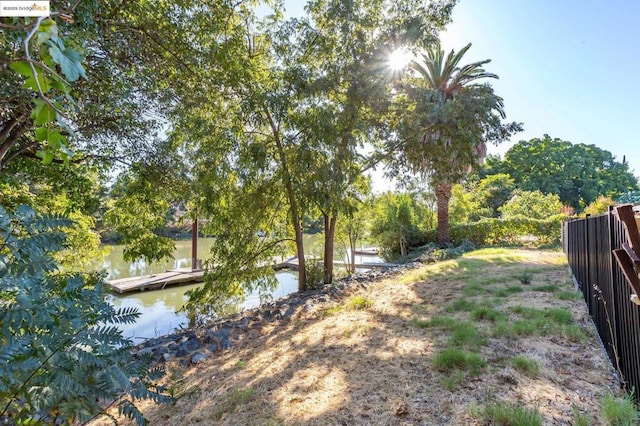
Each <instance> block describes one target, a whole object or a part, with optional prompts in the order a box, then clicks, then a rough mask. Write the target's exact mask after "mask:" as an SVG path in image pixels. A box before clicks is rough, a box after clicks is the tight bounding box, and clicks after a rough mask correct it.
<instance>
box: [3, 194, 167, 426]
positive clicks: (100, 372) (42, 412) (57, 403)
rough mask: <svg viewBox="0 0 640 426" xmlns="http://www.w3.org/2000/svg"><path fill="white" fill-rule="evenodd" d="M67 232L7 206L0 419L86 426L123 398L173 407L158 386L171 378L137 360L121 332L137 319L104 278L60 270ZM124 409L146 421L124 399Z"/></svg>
mask: <svg viewBox="0 0 640 426" xmlns="http://www.w3.org/2000/svg"><path fill="white" fill-rule="evenodd" d="M70 225H71V221H69V220H67V219H64V218H61V217H53V216H48V217H39V216H37V215H36V213H35V212H34V211H33V210H32V209H31V208H29V207H25V206H21V207H18V208H17V209H16V213H15V214H9V213H8V212H7V211H6V210H5V209H4V208H2V207H0V402H1V404H2V405H1V406H0V410H1V411H0V419H3V420H6V421H9V423H29V424H30V423H31V422H32V421H33V420H34V419H40V421H42V422H44V423H56V424H58V423H63V422H67V423H74V422H84V421H87V420H88V419H90V418H91V417H93V416H94V415H97V414H99V413H101V412H102V408H101V407H100V405H99V402H98V399H99V398H100V399H103V400H106V401H110V400H114V399H116V398H117V397H120V396H121V395H122V394H123V393H125V392H126V393H128V394H129V395H130V396H131V398H132V399H141V398H151V399H153V400H155V401H157V402H164V403H166V402H170V401H172V399H171V398H169V397H168V396H166V395H165V394H164V393H163V392H161V391H160V390H159V389H158V386H156V385H155V383H154V381H155V380H157V379H159V378H160V377H161V376H162V375H163V373H164V371H163V370H162V369H154V370H149V366H150V363H151V358H150V357H141V358H139V359H137V360H132V359H131V357H130V350H131V347H132V343H131V341H130V340H127V339H125V338H123V336H122V332H121V331H120V330H119V329H118V328H117V327H116V326H115V324H118V323H131V322H134V321H135V320H136V318H137V317H138V313H137V311H136V310H135V309H132V308H121V309H118V310H116V309H114V307H113V306H112V305H110V304H108V303H107V302H106V301H105V294H104V289H103V282H102V279H101V277H100V276H99V275H95V274H94V275H81V274H78V273H68V272H67V273H65V272H63V271H61V270H60V269H59V264H58V262H57V261H56V260H55V255H56V254H57V253H58V252H59V251H60V250H62V249H63V248H64V244H65V237H66V236H65V234H64V232H63V231H62V230H63V229H65V227H68V226H70ZM133 377H135V379H132V378H133ZM119 411H120V413H121V414H124V415H125V416H127V417H129V418H135V420H136V421H137V422H138V423H139V424H144V422H145V419H144V418H143V417H142V414H141V413H140V412H139V411H138V410H137V409H136V407H135V406H134V405H133V403H132V402H131V401H130V400H128V399H126V398H124V399H122V401H121V402H120V404H119Z"/></svg>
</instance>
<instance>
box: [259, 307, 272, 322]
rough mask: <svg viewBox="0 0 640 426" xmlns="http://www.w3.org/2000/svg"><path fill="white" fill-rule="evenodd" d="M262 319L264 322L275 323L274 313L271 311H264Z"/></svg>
mask: <svg viewBox="0 0 640 426" xmlns="http://www.w3.org/2000/svg"><path fill="white" fill-rule="evenodd" d="M261 317H262V320H263V321H269V322H270V321H273V313H272V312H271V310H270V309H265V310H264V311H262V316H261Z"/></svg>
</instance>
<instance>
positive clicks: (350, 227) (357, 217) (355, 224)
mask: <svg viewBox="0 0 640 426" xmlns="http://www.w3.org/2000/svg"><path fill="white" fill-rule="evenodd" d="M372 207H373V206H372V203H371V201H368V202H367V201H365V202H363V203H360V205H358V206H357V209H355V210H352V211H351V212H349V213H347V214H344V215H342V216H341V217H340V219H339V220H338V223H337V225H336V236H337V239H338V241H339V242H340V244H341V245H342V249H343V252H344V254H345V257H346V258H347V260H348V264H347V265H346V270H347V273H348V274H354V273H355V272H356V267H355V262H356V256H355V251H356V250H357V247H358V242H360V241H362V240H363V238H364V237H365V235H367V233H368V229H369V222H370V216H371V213H372Z"/></svg>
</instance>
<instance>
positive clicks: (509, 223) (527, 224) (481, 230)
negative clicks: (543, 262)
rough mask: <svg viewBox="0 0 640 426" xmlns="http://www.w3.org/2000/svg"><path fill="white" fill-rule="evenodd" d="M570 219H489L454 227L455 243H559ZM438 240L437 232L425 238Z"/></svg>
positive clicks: (430, 233) (559, 216) (479, 244)
mask: <svg viewBox="0 0 640 426" xmlns="http://www.w3.org/2000/svg"><path fill="white" fill-rule="evenodd" d="M565 220H566V216H565V215H564V214H559V215H556V216H552V217H550V218H547V219H544V220H541V219H532V218H528V217H524V216H515V217H509V218H504V219H503V218H486V219H482V220H480V221H478V222H472V223H465V224H462V225H456V226H452V227H451V239H452V241H463V240H469V241H470V242H472V243H473V244H475V245H478V246H482V245H491V244H522V239H523V238H527V239H529V241H530V242H531V238H533V240H534V241H535V244H536V245H545V244H559V243H560V238H561V235H560V230H561V224H562V222H564V221H565ZM423 238H424V239H426V240H427V241H434V240H435V238H436V235H435V232H433V231H431V232H427V233H425V236H424V237H423Z"/></svg>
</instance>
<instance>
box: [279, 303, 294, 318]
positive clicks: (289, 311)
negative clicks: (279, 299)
mask: <svg viewBox="0 0 640 426" xmlns="http://www.w3.org/2000/svg"><path fill="white" fill-rule="evenodd" d="M295 313H296V306H288V307H286V308H285V309H282V310H281V311H280V315H281V317H282V319H284V320H289V319H291V317H292V316H294V315H295Z"/></svg>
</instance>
